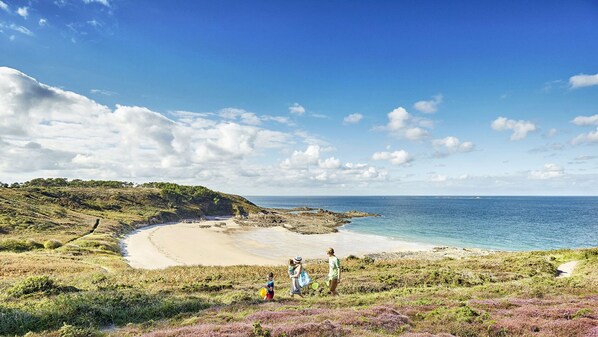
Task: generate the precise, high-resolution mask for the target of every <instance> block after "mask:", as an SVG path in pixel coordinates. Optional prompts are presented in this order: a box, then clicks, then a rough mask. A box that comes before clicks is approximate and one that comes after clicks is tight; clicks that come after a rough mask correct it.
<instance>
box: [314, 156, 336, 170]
mask: <svg viewBox="0 0 598 337" xmlns="http://www.w3.org/2000/svg"><path fill="white" fill-rule="evenodd" d="M318 165H319V166H320V167H321V168H323V169H337V168H339V167H341V161H340V160H338V159H336V158H334V157H330V158H327V159H324V160H319V161H318Z"/></svg>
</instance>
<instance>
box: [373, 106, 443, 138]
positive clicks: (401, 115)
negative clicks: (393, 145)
mask: <svg viewBox="0 0 598 337" xmlns="http://www.w3.org/2000/svg"><path fill="white" fill-rule="evenodd" d="M387 116H388V124H386V126H383V127H377V128H375V129H378V130H386V131H389V132H390V133H391V134H393V135H395V136H399V137H403V138H406V139H409V140H421V139H424V138H426V137H428V135H429V132H428V131H427V130H425V129H423V128H429V127H432V126H433V123H432V122H431V121H430V120H428V119H423V118H414V117H413V116H412V115H411V114H409V112H408V111H407V110H406V109H405V108H403V107H398V108H396V109H394V110H393V111H391V112H389V113H388V114H387Z"/></svg>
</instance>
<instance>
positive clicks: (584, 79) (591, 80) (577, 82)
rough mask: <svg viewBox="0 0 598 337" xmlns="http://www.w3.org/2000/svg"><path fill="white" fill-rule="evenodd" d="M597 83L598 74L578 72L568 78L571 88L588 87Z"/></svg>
mask: <svg viewBox="0 0 598 337" xmlns="http://www.w3.org/2000/svg"><path fill="white" fill-rule="evenodd" d="M594 85H598V74H595V75H586V74H579V75H575V76H571V77H570V78H569V86H570V87H571V89H577V88H583V87H590V86H594Z"/></svg>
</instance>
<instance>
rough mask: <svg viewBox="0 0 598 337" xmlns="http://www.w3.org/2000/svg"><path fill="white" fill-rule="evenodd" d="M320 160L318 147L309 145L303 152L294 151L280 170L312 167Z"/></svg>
mask: <svg viewBox="0 0 598 337" xmlns="http://www.w3.org/2000/svg"><path fill="white" fill-rule="evenodd" d="M318 159H320V146H319V145H309V146H308V147H307V149H305V151H294V152H293V154H292V155H291V157H290V158H287V159H285V160H284V161H283V162H282V163H281V164H280V166H281V167H282V168H297V167H305V166H309V165H314V164H317V163H318Z"/></svg>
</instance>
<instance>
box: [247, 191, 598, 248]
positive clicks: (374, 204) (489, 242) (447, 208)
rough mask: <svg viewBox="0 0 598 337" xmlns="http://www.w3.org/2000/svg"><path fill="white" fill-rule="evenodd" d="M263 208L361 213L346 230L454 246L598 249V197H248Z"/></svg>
mask: <svg viewBox="0 0 598 337" xmlns="http://www.w3.org/2000/svg"><path fill="white" fill-rule="evenodd" d="M247 199H249V200H250V201H252V202H253V203H255V204H257V205H259V206H262V207H272V208H293V207H302V206H307V207H314V208H324V209H329V210H332V211H349V210H359V211H364V212H370V213H377V214H380V215H381V217H369V218H357V219H353V220H352V223H350V224H348V225H346V226H345V227H343V228H344V229H346V230H349V231H354V232H359V233H369V234H377V235H383V236H389V237H392V238H396V239H400V240H404V241H412V242H420V243H428V244H434V245H446V246H456V247H478V248H485V249H497V250H545V249H558V248H582V247H597V246H598V197H503V196H500V197H430V196H366V197H363V196H359V197H358V196H342V197H320V196H318V197H303V196H302V197H280V196H276V197H265V196H259V197H257V196H254V197H247Z"/></svg>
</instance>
